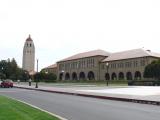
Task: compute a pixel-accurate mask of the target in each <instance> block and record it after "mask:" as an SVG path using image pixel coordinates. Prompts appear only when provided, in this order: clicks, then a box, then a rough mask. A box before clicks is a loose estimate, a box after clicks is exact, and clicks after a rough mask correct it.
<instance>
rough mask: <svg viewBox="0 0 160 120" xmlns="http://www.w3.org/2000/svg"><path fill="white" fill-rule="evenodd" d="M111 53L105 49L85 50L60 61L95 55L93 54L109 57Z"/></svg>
mask: <svg viewBox="0 0 160 120" xmlns="http://www.w3.org/2000/svg"><path fill="white" fill-rule="evenodd" d="M109 55H110V53H109V52H106V51H104V50H93V51H89V52H83V53H79V54H76V55H73V56H71V57H68V58H65V59H63V60H60V61H58V62H62V61H69V60H75V59H80V58H86V57H93V56H106V57H107V56H109Z"/></svg>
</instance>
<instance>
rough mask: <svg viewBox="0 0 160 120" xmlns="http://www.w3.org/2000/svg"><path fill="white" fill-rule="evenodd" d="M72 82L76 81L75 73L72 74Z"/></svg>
mask: <svg viewBox="0 0 160 120" xmlns="http://www.w3.org/2000/svg"><path fill="white" fill-rule="evenodd" d="M72 80H78V78H77V73H76V72H73V73H72Z"/></svg>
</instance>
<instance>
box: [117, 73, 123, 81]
mask: <svg viewBox="0 0 160 120" xmlns="http://www.w3.org/2000/svg"><path fill="white" fill-rule="evenodd" d="M118 79H119V80H124V73H123V72H120V73H119V74H118Z"/></svg>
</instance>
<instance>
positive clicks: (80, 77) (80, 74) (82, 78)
mask: <svg viewBox="0 0 160 120" xmlns="http://www.w3.org/2000/svg"><path fill="white" fill-rule="evenodd" d="M79 79H80V80H85V79H86V75H85V73H84V72H80V73H79Z"/></svg>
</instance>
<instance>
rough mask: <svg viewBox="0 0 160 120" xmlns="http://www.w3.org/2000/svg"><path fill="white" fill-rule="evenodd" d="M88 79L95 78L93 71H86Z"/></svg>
mask: <svg viewBox="0 0 160 120" xmlns="http://www.w3.org/2000/svg"><path fill="white" fill-rule="evenodd" d="M88 79H89V80H94V79H95V76H94V72H92V71H90V72H88Z"/></svg>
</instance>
